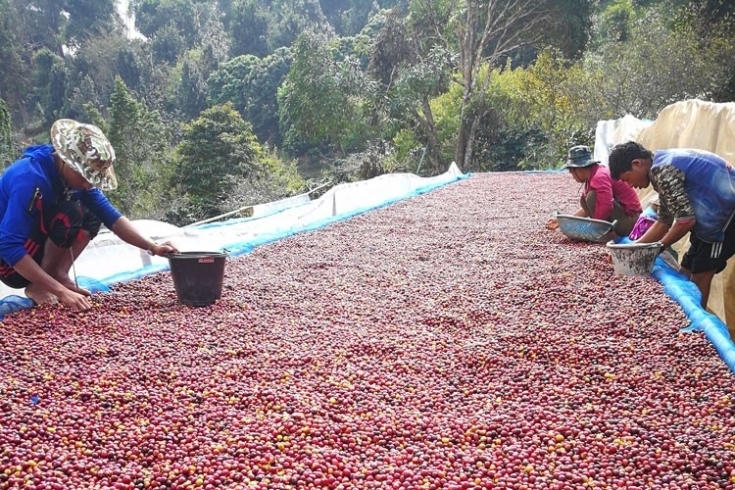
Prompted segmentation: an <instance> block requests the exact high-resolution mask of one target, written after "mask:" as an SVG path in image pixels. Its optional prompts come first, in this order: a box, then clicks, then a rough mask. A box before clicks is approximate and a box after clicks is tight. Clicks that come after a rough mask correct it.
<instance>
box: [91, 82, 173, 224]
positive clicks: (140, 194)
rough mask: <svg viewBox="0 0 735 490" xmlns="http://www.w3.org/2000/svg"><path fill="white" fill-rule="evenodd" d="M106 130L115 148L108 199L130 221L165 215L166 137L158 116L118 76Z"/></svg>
mask: <svg viewBox="0 0 735 490" xmlns="http://www.w3.org/2000/svg"><path fill="white" fill-rule="evenodd" d="M106 129H107V130H106V132H105V134H106V135H107V136H108V138H109V139H110V143H112V146H113V148H115V156H116V163H115V173H116V175H117V178H118V183H119V184H118V188H117V190H116V191H115V192H114V193H111V194H110V199H111V200H112V201H113V202H114V203H115V204H116V205H117V206H118V207H119V208H120V209H121V210H122V211H123V212H124V213H125V214H126V215H128V216H130V217H131V218H161V217H163V216H165V214H166V212H167V211H169V207H168V203H169V200H168V199H166V197H167V195H168V189H167V184H168V182H169V180H170V178H171V174H172V163H171V159H170V157H169V151H168V148H169V141H170V138H169V135H168V133H167V131H166V129H165V126H164V124H163V122H162V121H161V118H160V116H159V115H158V113H156V112H153V111H150V110H148V109H147V108H146V106H145V105H144V104H142V103H141V102H139V101H137V100H136V99H135V98H134V97H133V96H132V95H131V94H130V92H129V91H128V89H127V87H126V86H125V83H124V82H123V81H122V79H121V78H119V77H118V78H117V79H116V80H115V91H114V92H113V94H112V97H111V98H110V119H109V122H108V124H107V128H106Z"/></svg>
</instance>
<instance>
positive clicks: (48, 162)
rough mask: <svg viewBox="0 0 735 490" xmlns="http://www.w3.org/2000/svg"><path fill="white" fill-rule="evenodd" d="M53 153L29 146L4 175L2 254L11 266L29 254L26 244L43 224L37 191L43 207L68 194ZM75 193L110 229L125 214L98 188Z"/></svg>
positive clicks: (0, 178)
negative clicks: (36, 201)
mask: <svg viewBox="0 0 735 490" xmlns="http://www.w3.org/2000/svg"><path fill="white" fill-rule="evenodd" d="M53 152H54V147H53V146H51V145H38V146H31V147H28V148H26V150H25V152H23V156H22V157H21V159H20V160H18V161H16V162H14V163H13V164H12V165H10V167H8V168H7V169H6V170H5V172H3V174H2V175H0V257H2V258H3V259H4V260H5V262H7V263H8V264H10V265H11V266H15V264H17V263H18V261H19V260H20V259H22V258H23V257H24V256H25V255H26V250H25V248H24V247H23V245H24V243H25V241H26V240H27V239H28V238H30V236H31V235H32V233H33V230H34V229H35V228H36V227H38V226H39V223H40V220H41V211H40V210H39V209H38V206H36V205H35V198H34V196H36V194H37V192H40V196H41V202H42V206H43V208H46V207H47V206H53V205H54V204H56V203H57V202H58V201H59V199H61V198H62V197H63V196H64V192H65V189H66V187H65V185H64V183H63V181H62V179H61V175H60V174H59V171H58V169H57V168H56V165H55V164H54V158H53V156H52V155H53ZM71 195H72V199H78V200H79V201H80V202H81V203H82V204H84V205H85V206H86V207H87V208H88V209H89V210H90V211H91V212H92V213H94V214H95V215H96V216H97V217H98V218H99V219H100V221H102V222H103V223H104V224H105V226H107V227H108V228H112V225H113V224H115V221H117V219H118V218H120V216H122V214H121V213H120V211H118V210H117V209H115V207H114V206H113V205H112V204H111V203H110V201H108V200H107V198H106V197H105V195H104V194H102V192H101V191H100V190H99V189H97V188H93V189H90V190H86V191H85V190H77V191H72V194H71Z"/></svg>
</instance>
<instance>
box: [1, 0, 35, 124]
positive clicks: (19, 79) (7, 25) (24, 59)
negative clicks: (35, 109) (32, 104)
mask: <svg viewBox="0 0 735 490" xmlns="http://www.w3.org/2000/svg"><path fill="white" fill-rule="evenodd" d="M26 36H27V34H26V33H25V31H24V29H23V25H22V21H21V17H20V14H19V12H18V9H17V8H16V6H15V4H14V2H13V1H12V0H0V98H1V99H4V100H5V101H6V103H7V104H8V109H9V110H10V111H11V114H15V115H17V116H18V119H19V120H20V121H21V122H22V123H23V124H26V123H27V122H28V115H27V112H26V107H25V103H26V99H27V98H28V95H29V89H28V88H29V85H30V65H31V63H30V59H31V56H32V53H31V51H30V50H29V49H28V43H27V42H25V40H26Z"/></svg>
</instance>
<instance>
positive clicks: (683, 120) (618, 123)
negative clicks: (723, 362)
mask: <svg viewBox="0 0 735 490" xmlns="http://www.w3.org/2000/svg"><path fill="white" fill-rule="evenodd" d="M595 140H596V143H595V144H596V146H595V157H596V158H597V159H599V160H600V161H602V162H604V163H607V157H608V155H609V151H610V149H611V148H612V146H614V145H615V144H618V143H623V142H625V141H627V140H634V141H637V142H639V143H641V144H642V145H643V146H645V147H646V148H648V149H649V150H652V151H655V150H662V149H666V148H696V149H700V150H707V151H711V152H713V153H717V154H718V155H720V156H721V157H723V158H724V159H726V160H727V161H729V162H730V163H733V164H735V103H733V102H729V103H720V104H717V103H712V102H704V101H701V100H687V101H682V102H677V103H675V104H671V105H669V106H668V107H666V108H664V109H663V110H662V111H661V112H660V114H659V115H658V117H657V118H656V120H655V121H653V122H650V121H640V120H638V119H636V118H634V117H632V116H626V117H625V118H622V119H618V120H615V121H601V122H600V123H599V124H598V126H597V136H596V138H595ZM652 191H653V189H652V188H650V187H649V188H648V189H643V190H641V191H640V192H639V195H640V196H641V200H642V202H643V204H644V206H645V204H646V203H647V201H648V199H647V197H648V196H650V195H651V193H652ZM688 247H689V240H688V237H687V238H684V239H683V240H681V241H679V242H678V243H677V244H675V245H674V247H673V248H674V249H675V250H676V251H677V252H679V258H681V257H682V255H683V252H685V251H686V249H687V248H688ZM734 293H735V260H730V261H729V262H728V265H727V268H726V269H725V270H724V271H723V272H721V273H720V274H717V275H716V276H715V279H714V280H713V282H712V289H711V291H710V297H709V303H708V304H707V309H708V310H709V311H710V312H712V313H713V314H715V315H716V316H717V317H719V318H720V319H722V321H723V322H724V323H725V324H727V325H728V326H729V330H730V335H731V336H732V337H735V294H734Z"/></svg>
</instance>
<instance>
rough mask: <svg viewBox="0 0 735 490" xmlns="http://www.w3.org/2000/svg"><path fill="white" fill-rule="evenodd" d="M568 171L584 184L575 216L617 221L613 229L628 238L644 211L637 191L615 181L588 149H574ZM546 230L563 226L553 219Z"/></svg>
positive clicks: (580, 147)
mask: <svg viewBox="0 0 735 490" xmlns="http://www.w3.org/2000/svg"><path fill="white" fill-rule="evenodd" d="M565 168H567V169H568V170H569V173H570V174H572V177H573V178H574V180H576V181H577V182H579V183H580V184H582V196H581V198H580V199H579V204H580V208H579V209H578V210H577V211H576V212H575V213H574V216H581V217H586V218H593V219H599V220H604V221H609V222H613V221H617V223H616V224H615V229H614V230H613V231H614V232H615V234H616V235H617V236H628V234H630V232H631V231H632V230H633V227H634V226H635V224H636V221H638V216H640V214H641V211H642V209H641V201H640V199H638V194H637V193H636V192H635V190H633V188H632V187H630V186H629V185H628V184H627V183H625V182H622V181H619V180H618V181H616V180H613V179H612V178H611V177H610V171H609V170H608V168H607V167H605V166H603V165H600V162H598V161H595V160H593V159H592V152H591V151H590V148H589V147H588V146H583V145H580V146H574V147H572V148H570V149H569V153H568V155H567V162H566V165H565ZM546 227H547V228H548V229H550V230H555V229H557V228H558V227H559V223H558V222H557V220H556V218H551V219H550V220H549V221H548V222H547V223H546Z"/></svg>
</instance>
